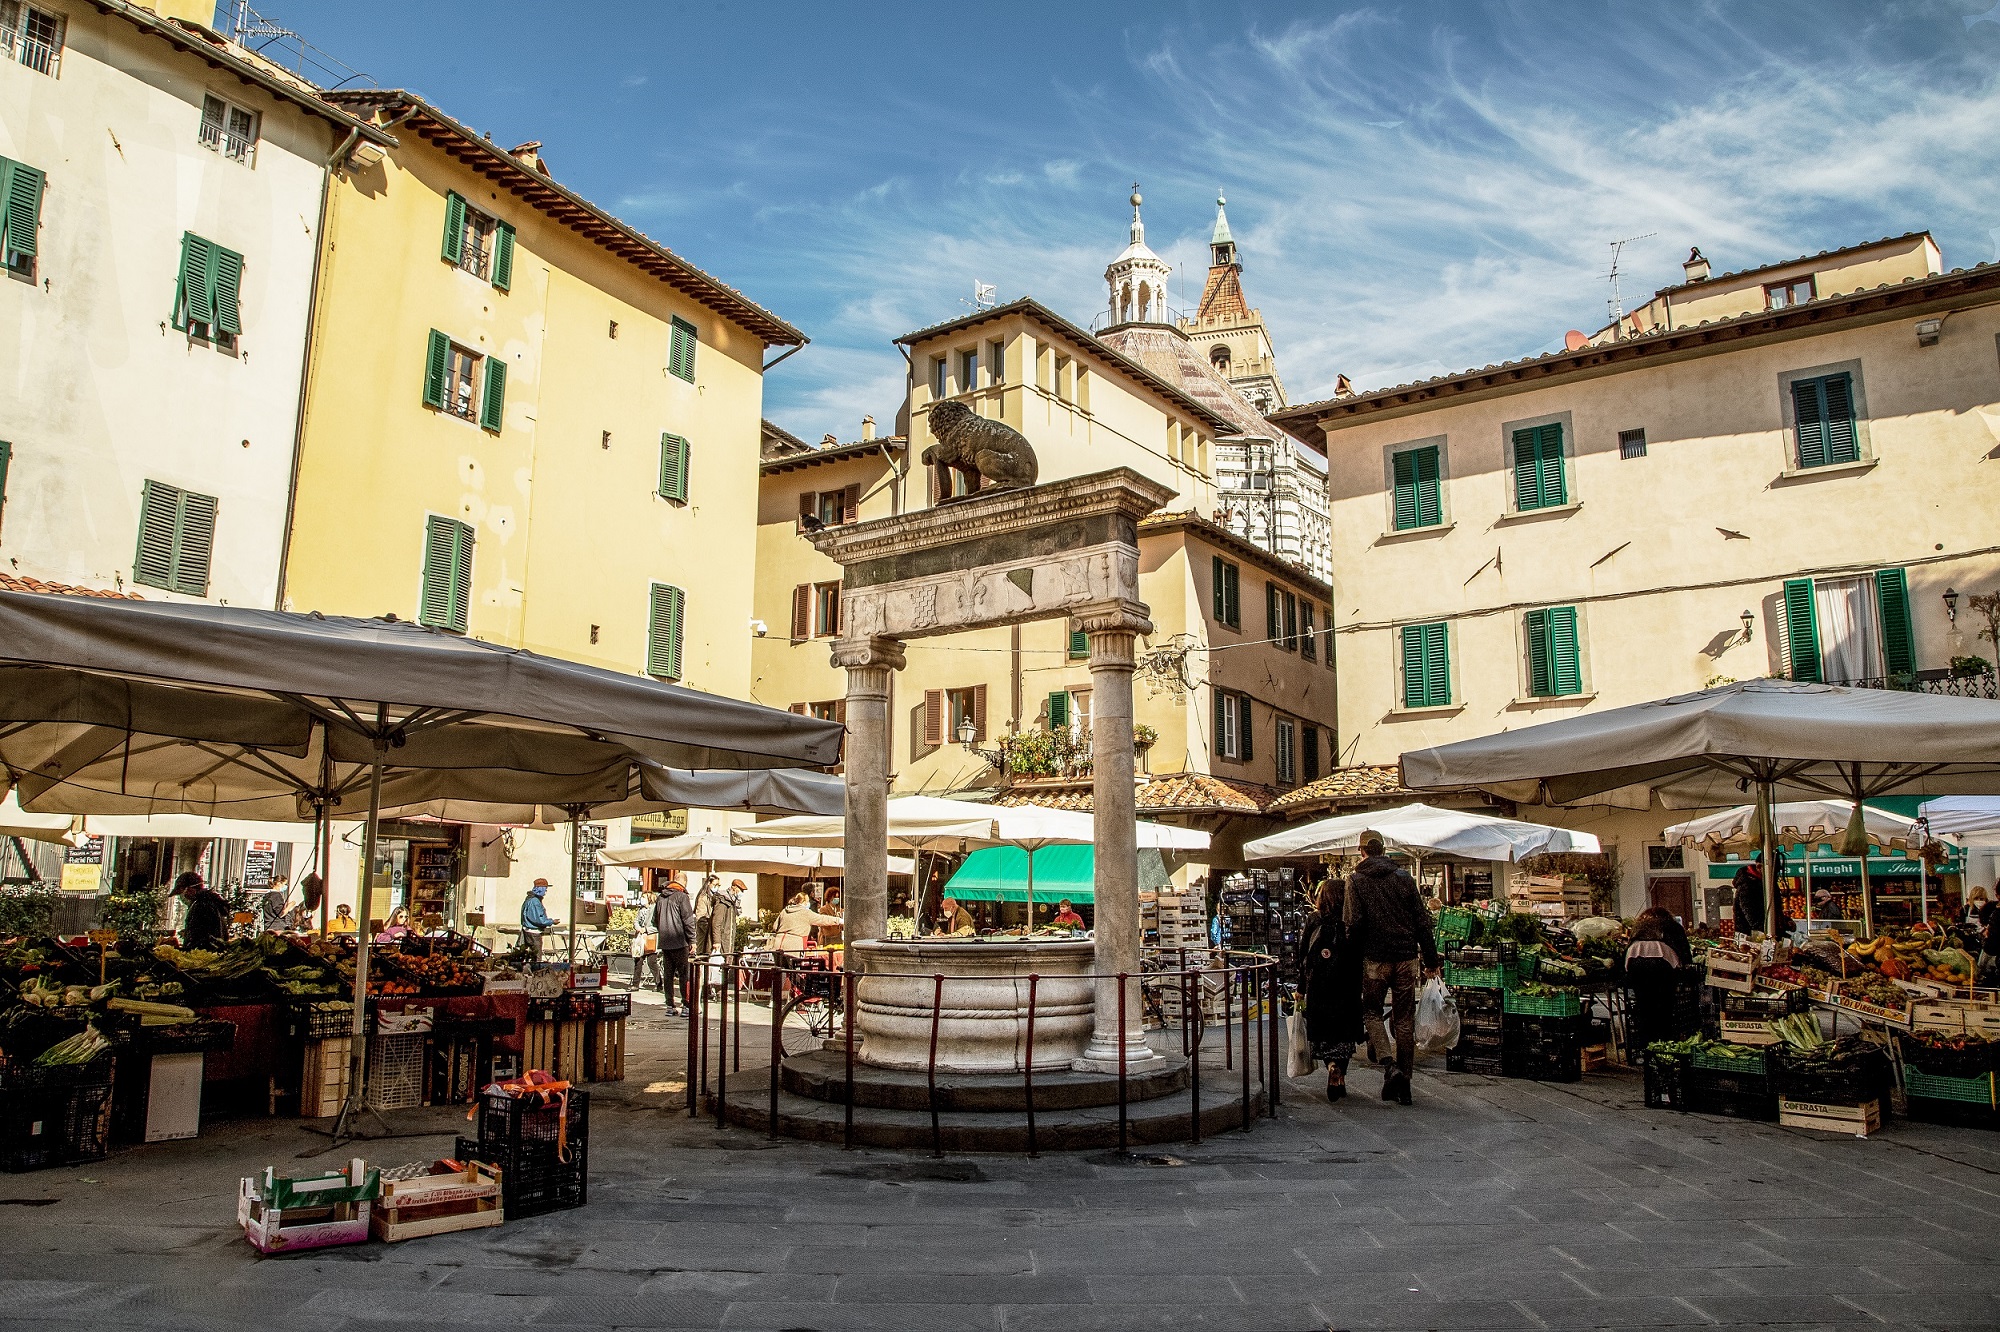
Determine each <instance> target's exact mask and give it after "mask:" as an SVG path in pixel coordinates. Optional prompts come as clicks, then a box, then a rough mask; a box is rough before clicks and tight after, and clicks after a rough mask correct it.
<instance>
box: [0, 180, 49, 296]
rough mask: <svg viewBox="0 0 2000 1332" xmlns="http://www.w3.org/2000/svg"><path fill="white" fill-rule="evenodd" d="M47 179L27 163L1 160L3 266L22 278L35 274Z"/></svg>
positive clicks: (0, 253)
mask: <svg viewBox="0 0 2000 1332" xmlns="http://www.w3.org/2000/svg"><path fill="white" fill-rule="evenodd" d="M47 180H48V177H47V176H46V175H44V174H43V173H42V172H41V171H40V170H38V169H37V168H35V167H31V166H29V165H28V164H27V163H25V162H16V161H14V160H12V159H11V158H6V157H0V265H4V266H5V268H6V269H7V271H8V272H10V273H13V274H16V275H17V276H20V277H26V278H33V277H34V275H35V237H36V234H37V230H38V228H39V227H40V225H41V217H42V189H43V186H44V185H45V184H46V183H47Z"/></svg>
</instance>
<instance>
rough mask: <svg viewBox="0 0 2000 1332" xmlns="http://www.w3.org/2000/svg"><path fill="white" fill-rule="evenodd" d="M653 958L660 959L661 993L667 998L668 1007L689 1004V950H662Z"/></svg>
mask: <svg viewBox="0 0 2000 1332" xmlns="http://www.w3.org/2000/svg"><path fill="white" fill-rule="evenodd" d="M653 956H654V957H657V958H659V959H660V973H661V975H660V993H661V994H664V995H665V996H667V1007H669V1008H675V1007H679V1006H682V1005H685V1004H687V1003H689V1002H690V1000H689V998H688V950H687V949H685V948H662V949H661V950H660V951H659V952H657V953H655V954H653Z"/></svg>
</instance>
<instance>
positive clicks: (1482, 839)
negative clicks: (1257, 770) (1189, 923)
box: [1243, 804, 1599, 862]
mask: <svg viewBox="0 0 2000 1332" xmlns="http://www.w3.org/2000/svg"><path fill="white" fill-rule="evenodd" d="M1368 831H1374V832H1378V833H1380V834H1382V840H1383V842H1385V843H1386V844H1388V845H1390V846H1399V847H1402V848H1404V849H1405V850H1409V851H1420V852H1427V853H1429V854H1433V855H1450V856H1463V857H1465V858H1466V859H1468V860H1502V861H1510V862H1511V861H1518V860H1524V859H1526V858H1527V857H1529V856H1534V855H1540V854H1542V853H1544V852H1560V851H1583V852H1593V853H1594V852H1596V851H1598V850H1599V846H1598V841H1597V838H1596V837H1595V836H1593V835H1592V834H1590V833H1587V832H1576V831H1574V830H1572V829H1569V828H1551V827H1548V826H1547V825H1544V824H1540V823H1526V822H1523V821H1521V820H1519V819H1503V818H1498V817H1495V816H1494V815H1491V814H1480V813H1477V812H1475V811H1472V810H1463V809H1438V808H1436V807H1434V806H1431V805H1424V804H1411V805H1400V806H1397V807H1396V808H1394V809H1378V810H1372V811H1368V812H1364V813H1360V814H1343V815H1340V816H1339V817H1337V818H1331V819H1320V820H1319V821H1317V822H1315V823H1308V824H1304V825H1302V826H1300V827H1297V828H1286V829H1285V830H1283V831H1282V832H1275V833H1272V834H1271V835H1270V836H1268V837H1259V838H1257V839H1256V840H1255V841H1252V842H1246V843H1245V844H1244V846H1243V858H1244V859H1245V860H1283V859H1286V858H1289V857H1293V856H1310V855H1317V854H1319V853H1320V852H1323V851H1348V850H1352V849H1354V848H1355V847H1357V846H1359V845H1360V840H1361V834H1362V833H1364V832H1368Z"/></svg>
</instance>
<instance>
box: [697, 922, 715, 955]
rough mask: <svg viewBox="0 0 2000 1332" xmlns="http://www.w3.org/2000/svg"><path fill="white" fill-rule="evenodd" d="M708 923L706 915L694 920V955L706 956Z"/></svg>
mask: <svg viewBox="0 0 2000 1332" xmlns="http://www.w3.org/2000/svg"><path fill="white" fill-rule="evenodd" d="M710 923H711V922H710V921H709V919H708V917H706V916H702V917H699V918H697V919H696V920H695V923H694V954H695V956H696V957H707V956H708V934H709V925H710Z"/></svg>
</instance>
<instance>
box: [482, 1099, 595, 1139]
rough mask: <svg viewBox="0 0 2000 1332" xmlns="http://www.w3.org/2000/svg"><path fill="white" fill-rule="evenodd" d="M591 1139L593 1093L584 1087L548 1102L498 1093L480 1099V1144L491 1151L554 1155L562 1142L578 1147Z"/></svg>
mask: <svg viewBox="0 0 2000 1332" xmlns="http://www.w3.org/2000/svg"><path fill="white" fill-rule="evenodd" d="M589 1138H590V1093H589V1092H587V1091H584V1090H582V1089H581V1088H577V1087H572V1088H570V1089H569V1090H568V1091H566V1092H558V1093H556V1094H555V1098H554V1099H552V1100H551V1101H550V1102H548V1103H544V1102H543V1101H542V1100H541V1098H539V1097H534V1096H525V1097H515V1096H508V1095H506V1094H505V1093H502V1092H496V1091H487V1092H486V1093H484V1094H483V1095H482V1096H481V1097H480V1100H479V1138H478V1141H479V1143H480V1145H482V1146H483V1147H485V1148H487V1149H488V1150H490V1151H498V1152H505V1153H508V1154H509V1155H513V1154H516V1153H519V1152H522V1151H527V1152H530V1153H535V1152H541V1153H547V1154H553V1153H554V1152H555V1151H556V1147H557V1144H558V1143H562V1144H565V1145H567V1144H577V1143H583V1142H586V1141H588V1140H589Z"/></svg>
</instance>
